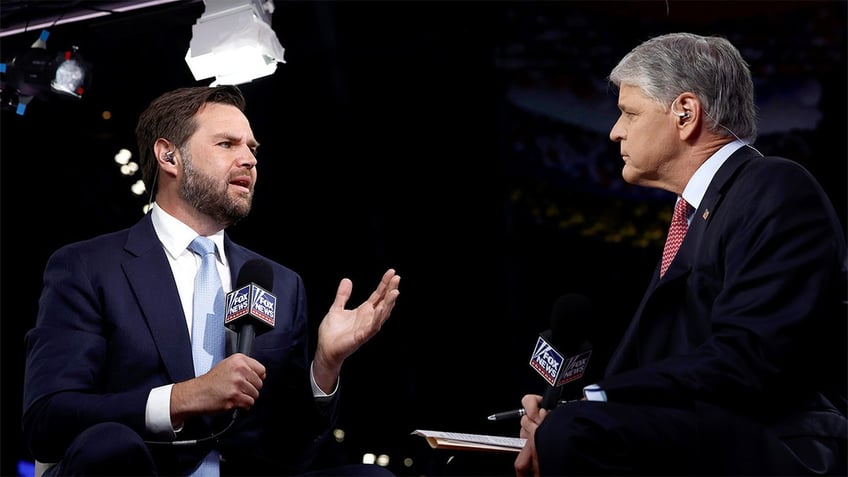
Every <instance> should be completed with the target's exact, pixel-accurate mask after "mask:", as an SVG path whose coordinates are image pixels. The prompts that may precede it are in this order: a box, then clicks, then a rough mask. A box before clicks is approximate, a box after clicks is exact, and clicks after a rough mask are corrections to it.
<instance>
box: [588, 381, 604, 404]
mask: <svg viewBox="0 0 848 477" xmlns="http://www.w3.org/2000/svg"><path fill="white" fill-rule="evenodd" d="M583 396H584V397H585V398H586V400H587V401H602V402H607V393H606V391H604V390H603V389H601V387H600V386H598V385H597V384H590V385H588V386H586V387H585V388H583Z"/></svg>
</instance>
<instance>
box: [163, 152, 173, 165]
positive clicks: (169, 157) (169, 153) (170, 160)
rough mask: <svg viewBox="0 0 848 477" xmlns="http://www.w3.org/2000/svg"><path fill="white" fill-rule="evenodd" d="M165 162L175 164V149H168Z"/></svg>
mask: <svg viewBox="0 0 848 477" xmlns="http://www.w3.org/2000/svg"><path fill="white" fill-rule="evenodd" d="M165 162H170V163H171V164H175V162H174V151H167V152H166V153H165Z"/></svg>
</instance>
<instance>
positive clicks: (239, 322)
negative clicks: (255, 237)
mask: <svg viewBox="0 0 848 477" xmlns="http://www.w3.org/2000/svg"><path fill="white" fill-rule="evenodd" d="M236 283H237V284H238V285H237V287H236V288H235V289H233V291H231V292H230V293H227V297H226V301H225V302H224V306H225V311H226V314H225V315H224V325H225V326H226V327H227V328H229V329H231V330H233V331H235V332H236V333H238V352H239V353H244V354H246V355H248V356H249V355H250V352H251V350H252V349H253V340H254V338H255V337H256V336H258V335H261V334H262V333H265V332H266V331H270V330H272V329H273V328H274V324H275V321H276V311H277V297H276V296H274V295H273V294H272V293H271V289H272V288H273V284H274V271H273V270H272V269H271V264H270V263H268V262H267V261H265V260H261V259H254V260H249V261H247V263H245V264H244V266H242V267H241V270H239V275H238V279H237V280H236Z"/></svg>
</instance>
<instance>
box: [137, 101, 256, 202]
mask: <svg viewBox="0 0 848 477" xmlns="http://www.w3.org/2000/svg"><path fill="white" fill-rule="evenodd" d="M207 103H222V104H229V105H232V106H235V107H237V108H238V109H239V110H240V111H242V112H244V110H245V107H246V104H245V99H244V96H243V95H242V93H241V90H239V89H238V87H236V86H232V85H222V86H215V87H210V86H190V87H185V88H178V89H175V90H172V91H169V92H167V93H164V94H162V95H161V96H159V97H158V98H156V99H154V100H153V101H152V102H151V103H150V105H149V106H148V107H147V109H145V110H144V112H142V113H141V116H139V119H138V125H137V126H136V128H135V135H136V141H137V142H138V153H139V165H140V167H141V174H142V180H143V181H144V184H145V186H146V187H147V188H148V190H151V191H152V190H153V188H154V187H156V184H153V180H154V177H155V176H156V171H158V170H159V167H158V166H157V164H156V158H155V157H154V153H153V146H154V144H156V141H157V140H158V139H159V138H164V139H167V140H168V141H170V142H171V143H173V144H174V146H175V147H176V148H178V149H180V148H182V147H183V146H184V145H185V143H186V142H187V141H188V139H189V138H190V137H191V135H192V134H194V132H195V131H196V130H197V121H196V120H195V115H196V114H197V112H198V111H199V110H200V109H201V108H202V107H203V106H204V105H205V104H207Z"/></svg>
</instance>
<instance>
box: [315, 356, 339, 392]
mask: <svg viewBox="0 0 848 477" xmlns="http://www.w3.org/2000/svg"><path fill="white" fill-rule="evenodd" d="M314 365H315V361H313V362H311V363H310V364H309V382H310V383H312V395H313V396H315V399H317V400H318V402H328V401H330V400H331V399H333V396H335V395H336V391H338V390H339V382H338V381H336V387H335V388H334V389H333V392H331V393H330V394H327V393H325V392H324V390H323V389H321V387H320V386H318V384H317V383H316V382H315V374H314V373H313V372H312V366H314Z"/></svg>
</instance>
